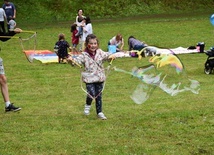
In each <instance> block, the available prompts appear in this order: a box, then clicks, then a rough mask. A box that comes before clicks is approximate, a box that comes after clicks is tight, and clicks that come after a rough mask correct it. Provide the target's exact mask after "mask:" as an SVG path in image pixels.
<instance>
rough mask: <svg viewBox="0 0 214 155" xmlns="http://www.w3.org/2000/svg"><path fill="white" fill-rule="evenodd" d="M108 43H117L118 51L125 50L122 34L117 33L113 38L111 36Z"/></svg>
mask: <svg viewBox="0 0 214 155" xmlns="http://www.w3.org/2000/svg"><path fill="white" fill-rule="evenodd" d="M108 45H115V46H116V52H120V51H123V47H124V39H123V37H122V35H121V34H119V33H118V34H117V35H116V36H114V37H113V38H111V39H110V40H109V42H108Z"/></svg>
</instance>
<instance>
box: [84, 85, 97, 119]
mask: <svg viewBox="0 0 214 155" xmlns="http://www.w3.org/2000/svg"><path fill="white" fill-rule="evenodd" d="M86 90H87V93H88V94H87V97H86V104H85V108H84V114H85V115H89V114H90V109H91V103H92V101H93V98H92V97H95V87H94V84H93V83H86Z"/></svg>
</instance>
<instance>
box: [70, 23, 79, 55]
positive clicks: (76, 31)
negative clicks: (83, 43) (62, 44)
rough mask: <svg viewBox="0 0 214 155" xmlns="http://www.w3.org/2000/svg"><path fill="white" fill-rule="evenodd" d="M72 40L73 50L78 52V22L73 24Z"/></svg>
mask: <svg viewBox="0 0 214 155" xmlns="http://www.w3.org/2000/svg"><path fill="white" fill-rule="evenodd" d="M71 33H72V35H71V42H72V52H73V53H74V52H78V51H77V49H76V47H77V45H78V44H79V37H78V36H77V35H76V34H77V33H78V30H77V24H72V25H71Z"/></svg>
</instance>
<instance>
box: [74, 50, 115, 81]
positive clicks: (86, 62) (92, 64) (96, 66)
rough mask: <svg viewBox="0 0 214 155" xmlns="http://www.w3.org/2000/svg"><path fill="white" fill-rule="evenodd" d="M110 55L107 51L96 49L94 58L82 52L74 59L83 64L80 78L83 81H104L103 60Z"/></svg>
mask: <svg viewBox="0 0 214 155" xmlns="http://www.w3.org/2000/svg"><path fill="white" fill-rule="evenodd" d="M110 55H111V53H109V52H104V51H102V50H101V49H97V51H96V55H95V57H94V60H93V59H92V57H91V56H90V55H89V54H88V53H87V52H82V53H81V54H80V55H79V56H78V57H76V58H74V60H75V61H76V62H77V63H79V64H81V65H83V66H84V71H82V73H81V74H82V80H83V82H85V83H95V82H104V81H105V79H106V76H105V68H104V66H103V62H104V61H105V60H107V59H108V57H109V56H110Z"/></svg>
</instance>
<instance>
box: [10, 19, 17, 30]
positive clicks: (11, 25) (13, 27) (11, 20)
mask: <svg viewBox="0 0 214 155" xmlns="http://www.w3.org/2000/svg"><path fill="white" fill-rule="evenodd" d="M9 19H10V20H9V22H8V27H9V31H13V30H14V29H15V27H16V21H15V20H13V17H12V16H9Z"/></svg>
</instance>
